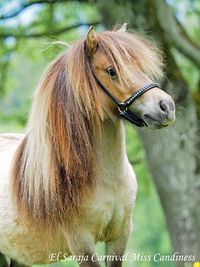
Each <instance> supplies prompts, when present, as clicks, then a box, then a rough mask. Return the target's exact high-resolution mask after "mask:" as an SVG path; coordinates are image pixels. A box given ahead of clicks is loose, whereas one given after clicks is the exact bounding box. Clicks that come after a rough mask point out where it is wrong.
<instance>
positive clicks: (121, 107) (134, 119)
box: [94, 75, 160, 127]
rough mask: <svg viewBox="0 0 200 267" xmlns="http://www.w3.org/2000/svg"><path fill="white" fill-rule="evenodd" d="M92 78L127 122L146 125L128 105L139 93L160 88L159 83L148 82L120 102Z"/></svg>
mask: <svg viewBox="0 0 200 267" xmlns="http://www.w3.org/2000/svg"><path fill="white" fill-rule="evenodd" d="M94 78H95V80H96V83H97V84H98V85H99V87H100V88H101V89H102V90H103V91H104V92H105V93H106V94H107V95H108V96H109V97H110V98H111V99H112V100H113V102H114V103H115V104H116V105H117V107H118V111H119V115H120V116H121V117H123V118H124V119H126V120H128V121H129V122H131V123H133V124H135V125H137V126H138V127H148V125H147V124H146V122H145V121H144V120H143V119H141V118H139V117H138V116H136V115H135V114H134V113H133V112H132V111H130V110H129V109H128V108H129V106H130V105H131V104H132V103H133V102H134V101H135V100H136V99H138V98H139V97H140V96H141V95H143V94H144V93H145V92H147V91H149V90H151V89H153V88H155V87H158V88H160V85H159V84H158V83H148V84H146V85H145V86H143V87H142V88H140V89H139V90H138V91H136V92H135V93H133V94H132V95H131V96H130V97H129V98H128V99H126V100H125V101H124V102H120V101H119V100H118V99H117V98H116V97H114V96H113V95H112V94H111V92H110V91H109V90H108V89H107V88H106V87H105V86H104V85H103V84H102V83H101V82H100V81H99V80H98V79H97V78H96V76H95V75H94Z"/></svg>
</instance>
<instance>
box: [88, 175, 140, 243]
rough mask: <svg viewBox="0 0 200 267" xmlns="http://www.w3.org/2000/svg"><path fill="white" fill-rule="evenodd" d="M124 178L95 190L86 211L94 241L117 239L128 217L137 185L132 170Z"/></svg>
mask: <svg viewBox="0 0 200 267" xmlns="http://www.w3.org/2000/svg"><path fill="white" fill-rule="evenodd" d="M122 178H123V177H122ZM124 178H125V180H123V179H122V181H123V182H122V183H114V182H113V184H112V185H110V186H107V187H105V186H101V187H99V188H98V189H97V190H96V194H95V197H94V199H93V203H92V205H91V207H90V208H89V209H88V212H87V213H88V216H89V223H90V227H91V229H92V230H93V235H94V236H95V239H96V241H109V240H113V239H117V238H118V237H119V236H120V235H121V233H122V231H123V229H124V227H125V225H126V223H127V222H128V221H129V219H130V216H131V211H132V207H133V204H134V200H135V197H136V188H137V186H136V180H135V175H134V173H133V172H131V173H129V176H128V177H127V176H126V177H124Z"/></svg>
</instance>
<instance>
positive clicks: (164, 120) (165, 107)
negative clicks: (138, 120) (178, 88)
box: [144, 94, 175, 128]
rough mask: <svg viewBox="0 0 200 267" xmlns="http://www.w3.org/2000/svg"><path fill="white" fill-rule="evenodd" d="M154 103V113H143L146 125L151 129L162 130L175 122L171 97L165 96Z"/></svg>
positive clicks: (173, 104)
mask: <svg viewBox="0 0 200 267" xmlns="http://www.w3.org/2000/svg"><path fill="white" fill-rule="evenodd" d="M155 102H157V103H155ZM155 102H154V103H155V109H154V111H153V110H152V112H144V120H145V122H146V123H147V125H148V126H150V127H152V128H163V127H166V126H168V125H170V124H172V123H173V122H174V121H175V103H174V101H173V99H172V98H171V96H169V95H167V94H165V96H164V97H162V98H161V99H156V101H155Z"/></svg>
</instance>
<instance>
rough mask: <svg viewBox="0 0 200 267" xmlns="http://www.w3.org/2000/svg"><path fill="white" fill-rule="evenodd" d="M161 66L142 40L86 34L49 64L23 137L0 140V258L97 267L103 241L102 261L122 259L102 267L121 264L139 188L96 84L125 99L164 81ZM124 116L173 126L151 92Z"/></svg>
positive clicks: (119, 125)
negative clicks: (73, 260)
mask: <svg viewBox="0 0 200 267" xmlns="http://www.w3.org/2000/svg"><path fill="white" fill-rule="evenodd" d="M161 66H162V62H161V57H160V55H159V53H158V50H157V49H156V48H155V46H153V45H152V44H151V43H150V42H148V41H147V40H146V39H144V38H143V37H139V36H137V35H136V34H131V33H126V32H124V31H123V30H120V31H117V32H104V33H101V34H99V35H98V36H97V35H96V34H95V32H94V30H92V29H90V31H89V32H88V35H87V38H82V39H80V40H79V41H78V42H77V43H75V44H74V46H73V47H72V48H71V49H69V51H68V52H65V53H63V54H62V55H60V56H59V57H58V58H57V59H56V60H54V61H53V62H52V63H51V64H50V66H49V67H48V68H47V70H46V72H45V74H44V76H43V79H42V80H41V82H40V84H39V86H38V89H37V91H36V95H35V98H34V102H33V105H32V110H31V114H30V118H29V124H28V128H27V132H26V134H25V135H24V136H23V135H0V164H1V165H0V251H1V252H2V253H4V254H7V255H8V256H10V257H12V258H13V259H15V260H17V261H19V262H21V263H24V264H26V265H27V264H29V265H32V264H34V263H35V264H36V263H40V264H41V263H48V262H49V261H51V260H55V259H57V260H60V259H62V258H63V256H64V258H65V257H67V255H70V254H73V255H77V256H80V255H83V254H84V255H86V256H88V261H87V262H83V263H80V266H81V267H86V266H87V267H99V266H100V265H99V263H98V262H97V259H96V257H95V256H94V257H93V260H92V257H91V256H92V255H95V244H96V242H98V241H104V242H105V243H106V246H105V248H106V254H107V255H108V256H109V255H110V256H113V255H115V256H116V257H117V256H118V258H116V259H115V260H114V262H113V261H111V262H109V261H107V263H106V264H107V266H108V267H120V266H121V264H122V262H121V261H120V256H122V255H123V253H124V251H125V248H126V244H127V241H128V237H129V235H130V232H131V225H132V223H131V210H132V207H133V204H134V200H135V196H136V188H137V186H136V180H135V175H134V172H133V170H132V167H131V165H130V163H129V162H128V159H127V155H126V150H125V134H124V126H123V122H122V120H120V118H119V115H118V112H117V111H118V110H117V107H116V106H115V105H114V104H113V102H112V101H111V100H110V98H109V97H108V95H106V94H105V93H104V92H103V91H101V89H100V88H99V86H98V84H97V79H98V81H100V82H101V83H102V84H103V85H104V86H106V88H107V89H106V90H107V92H108V91H109V92H110V94H109V95H111V94H112V95H113V96H115V98H117V99H118V100H119V101H125V100H126V99H127V98H129V97H130V96H131V95H132V94H133V93H134V92H136V91H137V90H138V88H141V87H144V85H145V84H147V83H149V82H151V79H150V76H154V77H155V76H159V75H160V74H162V71H161ZM147 74H148V76H147ZM112 99H113V98H112ZM129 109H130V110H131V112H132V114H133V112H134V113H135V114H137V116H138V118H140V121H142V122H144V123H142V125H146V126H152V127H153V128H161V127H166V126H167V125H169V124H170V123H171V122H172V121H174V118H175V111H174V102H173V100H172V99H171V97H170V96H168V95H167V94H166V93H165V92H163V91H162V90H160V89H158V88H156V86H154V88H153V89H151V91H150V92H149V91H148V92H146V93H145V94H144V95H142V96H140V99H139V100H136V101H135V102H134V105H133V104H131V105H130V106H129ZM127 114H128V112H127ZM129 114H130V111H129ZM133 115H134V114H133ZM51 253H54V254H53V255H54V256H53V258H52V257H51ZM55 253H57V255H58V257H56V256H55V255H56V254H55ZM49 256H50V258H49ZM94 260H95V261H94Z"/></svg>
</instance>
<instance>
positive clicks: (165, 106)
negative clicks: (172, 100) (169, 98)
mask: <svg viewBox="0 0 200 267" xmlns="http://www.w3.org/2000/svg"><path fill="white" fill-rule="evenodd" d="M159 106H160V109H161V110H162V111H164V112H167V111H168V109H169V108H168V105H167V104H166V103H165V102H164V101H162V100H161V101H160V102H159Z"/></svg>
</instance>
